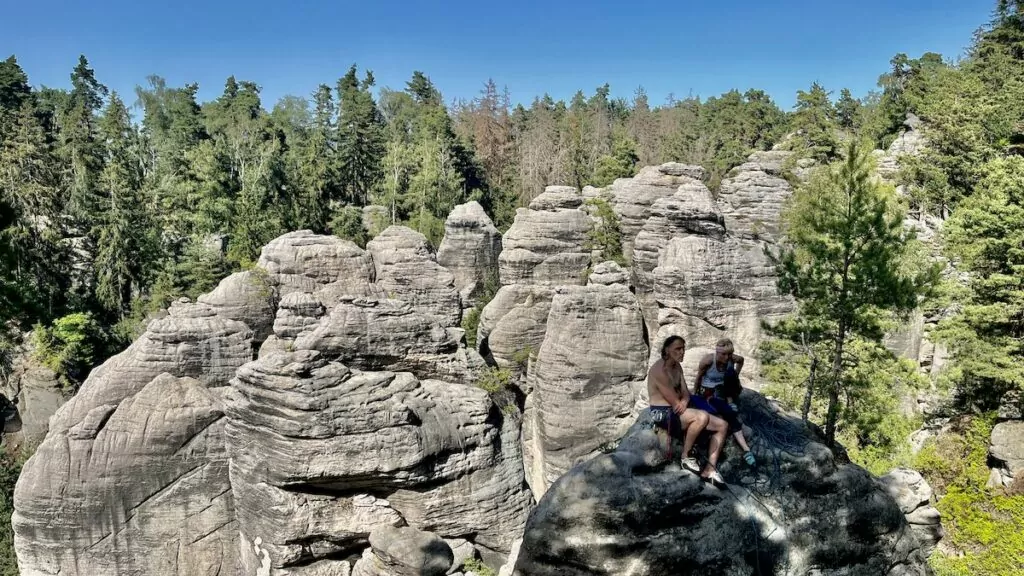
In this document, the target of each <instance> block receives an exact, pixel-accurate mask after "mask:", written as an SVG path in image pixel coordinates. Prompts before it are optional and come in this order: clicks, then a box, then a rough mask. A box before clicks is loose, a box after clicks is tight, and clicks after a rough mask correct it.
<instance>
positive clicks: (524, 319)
mask: <svg viewBox="0 0 1024 576" xmlns="http://www.w3.org/2000/svg"><path fill="white" fill-rule="evenodd" d="M551 297H552V289H551V288H549V287H547V286H532V285H530V284H510V285H508V286H502V287H501V289H500V290H498V293H497V294H495V296H494V298H493V299H491V301H490V302H488V303H487V306H485V307H484V310H483V312H482V313H481V314H480V326H479V331H478V333H477V342H478V346H479V349H480V354H481V355H482V356H483V357H484V358H486V359H489V360H491V361H493V362H494V363H495V364H497V365H498V366H501V367H503V368H507V367H509V366H512V365H514V364H517V363H524V362H525V361H526V359H527V358H528V357H529V356H531V355H533V354H536V352H537V350H539V349H540V345H541V343H542V342H543V341H544V332H545V330H546V329H547V322H548V313H549V312H550V311H551Z"/></svg>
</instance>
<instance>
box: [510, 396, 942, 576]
mask: <svg viewBox="0 0 1024 576" xmlns="http://www.w3.org/2000/svg"><path fill="white" fill-rule="evenodd" d="M740 406H741V412H742V415H743V417H744V420H745V421H746V422H747V423H748V424H749V425H750V428H752V437H753V438H759V439H766V441H765V442H764V443H760V445H756V446H754V451H755V453H756V454H757V456H758V459H759V460H760V461H762V462H775V463H777V464H778V467H777V468H775V465H774V464H773V465H772V466H770V467H769V466H765V467H759V468H757V469H755V471H749V470H748V469H745V468H744V465H743V464H742V463H738V462H734V460H739V459H738V458H727V459H726V461H725V462H723V463H721V466H720V469H721V471H722V474H723V475H724V476H725V477H726V479H727V480H729V481H731V482H732V485H731V487H730V489H729V490H720V489H718V488H714V487H712V486H710V485H709V484H706V483H704V482H703V481H701V480H700V479H699V478H698V477H697V476H696V475H695V474H692V473H691V472H689V471H684V470H682V469H681V468H679V466H678V465H677V464H675V463H667V461H666V451H665V444H664V442H663V441H662V437H661V436H659V435H657V434H655V432H653V431H652V430H650V429H649V428H647V427H646V425H645V420H646V419H643V418H642V419H641V421H640V422H638V424H637V426H635V427H634V428H633V429H631V430H630V432H629V433H628V434H627V435H626V437H625V438H624V439H623V441H622V442H621V443H620V444H619V446H618V447H617V448H616V449H615V451H614V452H611V453H608V454H603V455H600V456H597V457H595V458H593V459H591V460H589V461H587V462H585V463H582V464H579V465H577V466H576V467H574V468H573V469H572V470H570V471H569V472H568V473H567V474H566V475H564V476H562V477H561V478H560V479H559V480H558V481H557V482H556V483H555V484H554V485H553V486H552V487H551V488H550V489H549V490H548V492H547V493H546V494H545V495H544V497H543V498H542V499H541V501H540V502H539V503H538V505H537V508H536V509H535V510H534V511H533V512H532V513H531V514H530V519H529V521H528V522H527V525H526V532H525V535H524V539H523V543H522V546H521V548H520V550H519V556H518V560H517V561H516V564H515V571H514V573H515V574H519V575H522V576H537V575H548V574H550V575H555V574H557V575H560V576H572V575H581V576H582V575H584V574H585V575H588V576H590V575H601V574H608V575H613V574H614V575H619V574H646V575H651V576H658V575H670V574H673V575H674V574H680V573H684V574H701V573H705V572H706V573H712V572H714V573H716V574H756V573H761V574H766V575H767V574H778V575H782V574H812V573H813V574H820V575H840V574H843V575H860V574H863V575H865V576H867V575H869V574H870V575H875V574H888V575H894V576H895V575H897V574H900V575H906V574H916V575H925V574H930V571H929V569H928V567H927V563H926V561H925V556H924V553H923V550H922V548H921V544H920V543H919V541H918V539H917V537H916V536H915V534H914V532H913V531H912V530H911V529H910V527H909V526H908V524H907V521H906V519H905V518H904V516H903V514H902V512H901V510H900V506H899V505H898V504H897V503H896V502H895V501H894V500H893V498H892V497H891V496H889V495H888V494H887V493H886V491H885V490H884V489H883V487H882V486H881V485H880V484H879V483H878V482H877V481H875V480H874V479H872V477H871V476H870V475H869V474H868V473H867V472H865V471H864V470H863V469H861V468H858V467H856V466H852V465H848V464H840V463H838V462H836V461H835V459H834V458H833V456H832V454H831V452H830V451H829V450H828V449H827V448H825V446H823V445H822V444H821V443H820V441H819V439H818V438H817V437H816V436H815V435H814V434H813V433H812V432H811V431H810V430H808V429H806V428H805V427H804V426H803V424H802V423H801V422H800V421H799V418H798V417H792V416H788V415H785V414H782V413H779V412H777V411H776V410H775V409H774V408H773V407H772V406H771V405H770V404H769V403H768V402H767V401H766V400H765V399H764V398H762V397H760V396H758V395H757V394H756V393H753V392H750V391H746V392H744V394H743V397H742V399H741V402H740ZM768 439H772V440H768ZM773 440H774V441H773ZM677 453H678V452H677ZM770 469H775V473H774V474H772V472H771V470H770ZM754 493H756V494H757V496H756V498H757V499H756V500H755V499H754Z"/></svg>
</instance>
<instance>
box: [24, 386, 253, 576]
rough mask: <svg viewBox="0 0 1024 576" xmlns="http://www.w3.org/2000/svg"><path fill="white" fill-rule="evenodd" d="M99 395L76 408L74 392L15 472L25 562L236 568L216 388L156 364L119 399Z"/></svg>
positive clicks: (40, 566) (124, 569)
mask: <svg viewBox="0 0 1024 576" xmlns="http://www.w3.org/2000/svg"><path fill="white" fill-rule="evenodd" d="M90 381H91V382H87V383H86V386H87V387H89V386H92V387H93V388H95V387H96V386H97V380H94V379H93V378H90ZM220 390H223V389H220ZM107 399H108V400H109V402H110V403H106V404H101V405H97V406H95V407H93V408H92V409H90V410H89V411H88V412H85V413H83V414H81V418H72V416H76V415H78V414H79V413H80V412H79V411H78V410H75V406H73V405H74V404H76V400H78V398H77V397H76V398H75V399H72V401H71V403H70V404H69V405H68V407H67V408H66V409H64V410H61V411H60V413H58V415H57V417H56V420H58V421H59V422H60V424H61V425H60V426H58V427H56V428H57V430H59V431H58V432H51V434H50V435H49V436H47V438H46V440H45V441H44V442H43V444H42V445H40V447H39V449H38V450H37V452H36V454H35V455H34V456H33V457H32V458H31V459H30V460H29V462H28V463H27V464H26V466H25V468H24V470H23V472H22V475H21V477H20V478H19V480H18V485H17V489H16V491H15V509H16V511H15V513H14V516H13V519H12V523H13V525H14V532H15V546H16V548H17V551H18V562H19V566H20V570H21V573H22V574H25V575H26V576H43V575H51V574H81V575H85V574H155V575H175V576H193V575H195V574H218V573H220V574H228V573H233V570H234V569H235V562H236V556H237V552H238V544H237V527H236V526H235V522H234V510H233V500H232V496H231V490H230V485H229V480H228V455H227V451H226V446H225V442H224V433H223V432H224V420H223V408H222V405H221V401H220V399H219V393H218V391H217V390H211V389H209V388H207V386H206V385H204V384H203V383H201V382H199V381H198V380H195V379H192V378H175V377H173V376H171V375H169V374H163V375H161V376H159V377H157V378H154V379H152V380H151V381H150V382H149V383H147V384H146V385H144V386H143V387H142V388H141V389H140V390H138V391H137V392H136V393H134V394H132V395H131V396H130V397H127V398H124V399H123V401H117V400H114V399H112V398H107ZM72 422H74V424H73V425H71V424H72ZM54 495H59V497H56V498H55V497H54Z"/></svg>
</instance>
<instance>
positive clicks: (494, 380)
mask: <svg viewBox="0 0 1024 576" xmlns="http://www.w3.org/2000/svg"><path fill="white" fill-rule="evenodd" d="M511 383H512V372H511V371H509V370H507V369H504V368H496V367H493V366H491V367H488V368H485V369H483V370H482V371H481V372H480V376H479V377H478V378H477V381H476V385H477V388H480V389H482V390H484V391H486V392H487V393H489V394H497V393H498V392H501V391H503V390H505V389H506V388H508V386H509V385H510V384H511Z"/></svg>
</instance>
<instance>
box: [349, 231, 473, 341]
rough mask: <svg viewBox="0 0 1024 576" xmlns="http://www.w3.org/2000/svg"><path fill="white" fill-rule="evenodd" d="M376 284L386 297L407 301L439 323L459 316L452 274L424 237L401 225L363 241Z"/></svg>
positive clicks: (456, 320)
mask: <svg viewBox="0 0 1024 576" xmlns="http://www.w3.org/2000/svg"><path fill="white" fill-rule="evenodd" d="M366 249H367V251H368V252H369V253H370V255H371V256H372V257H373V266H374V269H375V270H376V278H377V286H379V287H380V289H381V290H383V291H384V293H385V294H387V297H388V298H392V299H397V300H402V301H404V302H408V303H409V304H411V305H412V306H413V308H415V309H416V310H417V311H419V312H421V313H423V314H426V315H428V316H433V317H434V318H435V319H436V320H437V321H438V322H440V323H441V325H442V326H457V325H458V324H459V320H460V319H461V317H462V308H461V305H460V302H459V293H458V292H457V291H456V290H455V276H454V275H453V274H452V273H451V272H449V271H448V270H446V269H445V268H443V267H442V266H441V265H439V264H438V263H437V261H436V260H435V259H434V255H433V254H432V253H431V252H430V247H429V245H428V244H427V238H426V236H424V235H423V234H420V233H419V232H416V231H415V230H412V229H410V228H406V227H405V226H390V227H388V228H387V229H386V230H384V231H383V232H381V233H380V235H379V236H377V237H376V238H374V239H373V240H370V242H368V243H367V244H366Z"/></svg>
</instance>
